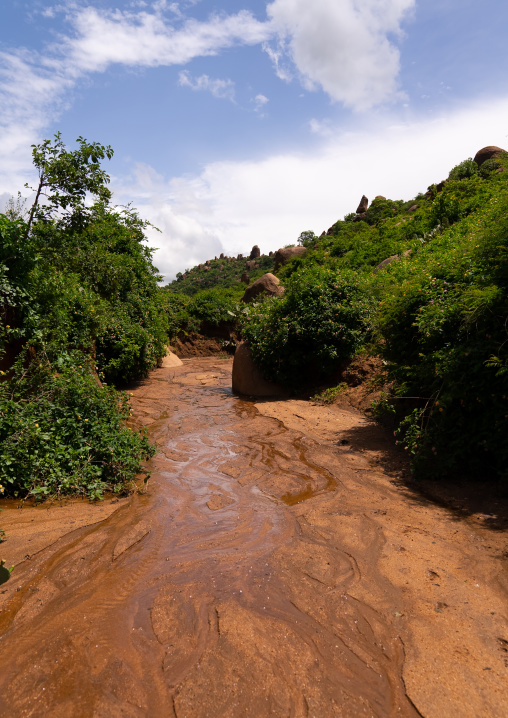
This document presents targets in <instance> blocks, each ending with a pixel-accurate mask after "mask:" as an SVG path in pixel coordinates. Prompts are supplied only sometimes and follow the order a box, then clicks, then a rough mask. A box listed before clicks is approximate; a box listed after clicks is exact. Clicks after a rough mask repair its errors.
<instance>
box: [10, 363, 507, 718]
mask: <svg viewBox="0 0 508 718" xmlns="http://www.w3.org/2000/svg"><path fill="white" fill-rule="evenodd" d="M230 379H231V361H230V360H221V359H218V358H212V359H210V358H207V359H194V360H189V361H186V362H185V363H184V365H183V366H180V367H170V366H166V367H164V368H161V369H158V370H156V371H155V372H153V374H152V375H151V377H150V379H149V380H147V381H146V382H144V383H142V384H140V385H139V387H137V388H136V389H135V390H134V396H133V404H134V409H135V415H136V417H137V420H138V421H139V422H140V423H142V424H144V425H146V426H147V427H148V429H149V432H150V434H151V436H152V438H153V439H154V440H156V441H157V443H158V445H159V449H160V450H159V453H158V454H157V456H156V457H155V458H154V459H153V461H152V462H151V465H152V466H151V468H152V471H153V473H152V478H151V480H150V482H149V489H148V492H147V493H146V494H144V495H134V496H132V497H130V498H129V499H126V500H122V501H120V502H119V503H109V502H108V503H105V504H103V505H102V506H101V507H95V506H91V507H89V506H88V505H85V504H83V503H79V504H77V505H76V504H71V505H69V506H68V507H61V508H49V509H48V508H47V507H41V508H37V509H33V508H24V509H22V510H19V509H16V508H14V507H12V505H11V507H10V508H9V507H8V510H6V511H4V512H3V514H2V520H1V523H2V527H3V528H4V529H5V530H6V531H7V534H8V540H7V541H6V542H5V544H2V546H1V550H2V555H3V556H4V557H5V558H6V560H7V562H8V563H9V562H14V558H15V557H16V568H15V572H14V574H13V577H12V579H11V580H10V581H9V582H8V583H6V584H4V585H3V586H1V587H0V689H1V690H0V714H1V715H2V716H3V715H5V716H13V717H17V716H51V717H53V716H55V717H60V716H62V717H69V718H71V717H72V718H74V717H76V716H78V717H80V716H100V717H104V718H106V717H107V718H111V717H113V718H114V717H116V716H118V717H120V716H122V717H124V716H127V717H130V716H133V717H134V716H136V717H137V716H150V717H155V718H158V717H159V716H161V717H162V716H164V717H167V716H176V717H178V718H219V717H220V718H222V717H228V718H237V717H238V716H249V717H250V718H263V717H264V716H294V717H295V718H300V717H302V718H303V717H304V716H305V717H307V716H309V717H311V716H315V717H316V718H328V717H331V716H344V717H347V718H353V717H355V718H356V717H358V716H367V717H368V718H370V717H371V716H375V717H376V718H378V717H384V716H407V717H409V716H418V715H423V716H426V717H427V716H428V717H432V718H447V717H450V718H452V717H453V718H457V716H461V717H469V716H471V718H472V717H473V716H475V717H476V716H480V717H482V716H485V717H487V716H488V717H489V718H490V717H499V718H502V717H503V716H506V715H508V690H507V688H508V684H507V676H508V623H507V600H506V599H507V587H508V582H507V580H506V576H507V574H506V556H505V555H504V554H505V552H506V548H507V547H506V544H507V535H506V532H503V531H502V530H500V529H499V527H498V528H497V530H496V528H495V527H491V526H490V525H489V522H488V521H483V523H482V522H481V521H480V519H479V518H478V517H476V518H474V517H467V518H464V517H461V516H459V515H458V514H457V513H456V512H453V511H451V510H450V509H448V508H445V507H442V506H439V505H436V504H434V503H432V502H430V501H428V500H426V499H425V498H423V497H422V496H419V495H418V494H416V492H414V491H412V490H410V489H408V488H405V487H404V485H403V484H402V483H401V482H399V481H398V480H397V478H396V476H397V475H400V461H399V460H398V459H397V456H396V455H395V454H393V455H392V454H390V450H389V448H388V447H389V443H388V442H387V440H386V437H385V436H384V435H383V434H382V432H381V431H380V430H378V429H376V428H375V426H374V425H372V424H371V423H370V422H369V421H368V420H366V419H365V418H363V417H362V415H361V414H359V413H357V412H356V411H355V410H348V409H346V408H344V407H342V408H340V409H338V408H333V407H332V408H322V407H320V408H319V410H318V409H317V408H316V407H312V406H311V405H310V404H309V403H308V402H298V401H286V402H263V403H259V404H253V403H251V402H248V401H243V400H240V399H238V398H235V397H233V396H232V395H231V392H230V390H229V386H230ZM376 432H377V433H376ZM366 436H367V437H368V441H367V442H366V441H365V437H366ZM342 442H347V443H342ZM364 445H368V447H369V448H368V449H365V450H362V446H364ZM55 512H61V513H60V514H58V515H56V514H55ZM52 517H53V518H52ZM72 521H75V522H76V523H74V524H72V523H71V522H72ZM25 556H26V558H25ZM23 559H24V560H23Z"/></svg>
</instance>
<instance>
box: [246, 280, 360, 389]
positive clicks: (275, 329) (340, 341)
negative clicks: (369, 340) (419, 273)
mask: <svg viewBox="0 0 508 718" xmlns="http://www.w3.org/2000/svg"><path fill="white" fill-rule="evenodd" d="M371 310H372V300H371V299H370V297H369V295H368V294H367V293H366V292H365V290H364V289H363V288H362V286H361V284H360V282H359V280H358V278H357V277H356V276H355V275H354V274H352V273H350V272H341V273H338V272H335V271H332V270H330V269H323V268H320V267H316V266H314V267H310V268H309V269H307V270H305V271H301V272H299V273H296V274H294V275H293V276H292V277H291V278H290V280H289V281H288V284H287V286H286V291H285V294H284V295H283V297H281V298H274V299H269V300H267V301H265V302H262V303H261V304H259V305H257V306H255V307H254V308H253V309H252V310H251V312H250V314H249V318H248V320H247V324H246V326H245V327H244V330H243V333H244V336H245V338H246V339H247V340H248V341H249V343H250V345H251V349H252V354H253V357H254V360H255V361H256V363H257V364H258V365H259V366H260V368H261V370H262V371H263V373H264V374H265V376H266V377H267V378H269V379H274V380H276V381H279V382H282V383H284V384H287V385H289V386H294V387H296V386H298V385H300V384H301V383H302V381H304V380H305V379H308V378H309V376H310V375H312V376H313V378H314V379H316V378H317V377H324V376H327V375H329V374H330V373H332V372H333V371H334V370H336V369H337V368H338V367H339V366H340V363H341V362H343V361H344V360H345V359H347V358H349V357H350V356H351V355H352V354H354V352H355V351H356V350H357V349H358V348H359V346H360V345H361V344H362V342H364V341H365V339H366V337H367V336H368V334H369V321H370V314H371Z"/></svg>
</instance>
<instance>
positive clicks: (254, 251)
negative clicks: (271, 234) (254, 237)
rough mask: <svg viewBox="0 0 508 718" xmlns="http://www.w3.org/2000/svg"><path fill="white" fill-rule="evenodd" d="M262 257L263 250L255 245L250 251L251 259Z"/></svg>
mask: <svg viewBox="0 0 508 718" xmlns="http://www.w3.org/2000/svg"><path fill="white" fill-rule="evenodd" d="M260 256H261V250H260V249H259V247H258V245H257V244H255V245H254V246H253V247H252V249H251V250H250V256H249V259H258V257H260Z"/></svg>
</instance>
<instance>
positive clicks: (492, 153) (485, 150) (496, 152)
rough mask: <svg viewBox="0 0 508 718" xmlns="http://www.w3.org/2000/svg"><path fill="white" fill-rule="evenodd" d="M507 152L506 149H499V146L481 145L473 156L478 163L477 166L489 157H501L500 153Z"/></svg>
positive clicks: (489, 158) (504, 153)
mask: <svg viewBox="0 0 508 718" xmlns="http://www.w3.org/2000/svg"><path fill="white" fill-rule="evenodd" d="M506 154H508V153H507V152H506V150H503V149H501V147H496V146H495V145H488V146H487V147H482V149H481V150H478V152H477V153H476V154H475V156H474V161H475V162H476V164H477V165H478V167H481V166H482V164H483V163H484V162H486V161H487V160H491V159H496V158H497V157H501V156H502V155H506Z"/></svg>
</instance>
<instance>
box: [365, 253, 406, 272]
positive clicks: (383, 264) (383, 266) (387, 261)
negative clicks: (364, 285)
mask: <svg viewBox="0 0 508 718" xmlns="http://www.w3.org/2000/svg"><path fill="white" fill-rule="evenodd" d="M410 254H411V250H410V249H406V251H405V252H402V256H403V257H404V259H407V257H409V255H410ZM398 259H400V254H393V255H392V256H391V257H387V258H386V259H383V261H382V262H380V263H379V264H378V265H377V267H374V269H373V270H372V271H373V273H374V274H377V273H378V272H380V271H381V270H382V269H386V267H387V266H388V265H389V264H391V263H392V262H395V261H396V260H398Z"/></svg>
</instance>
